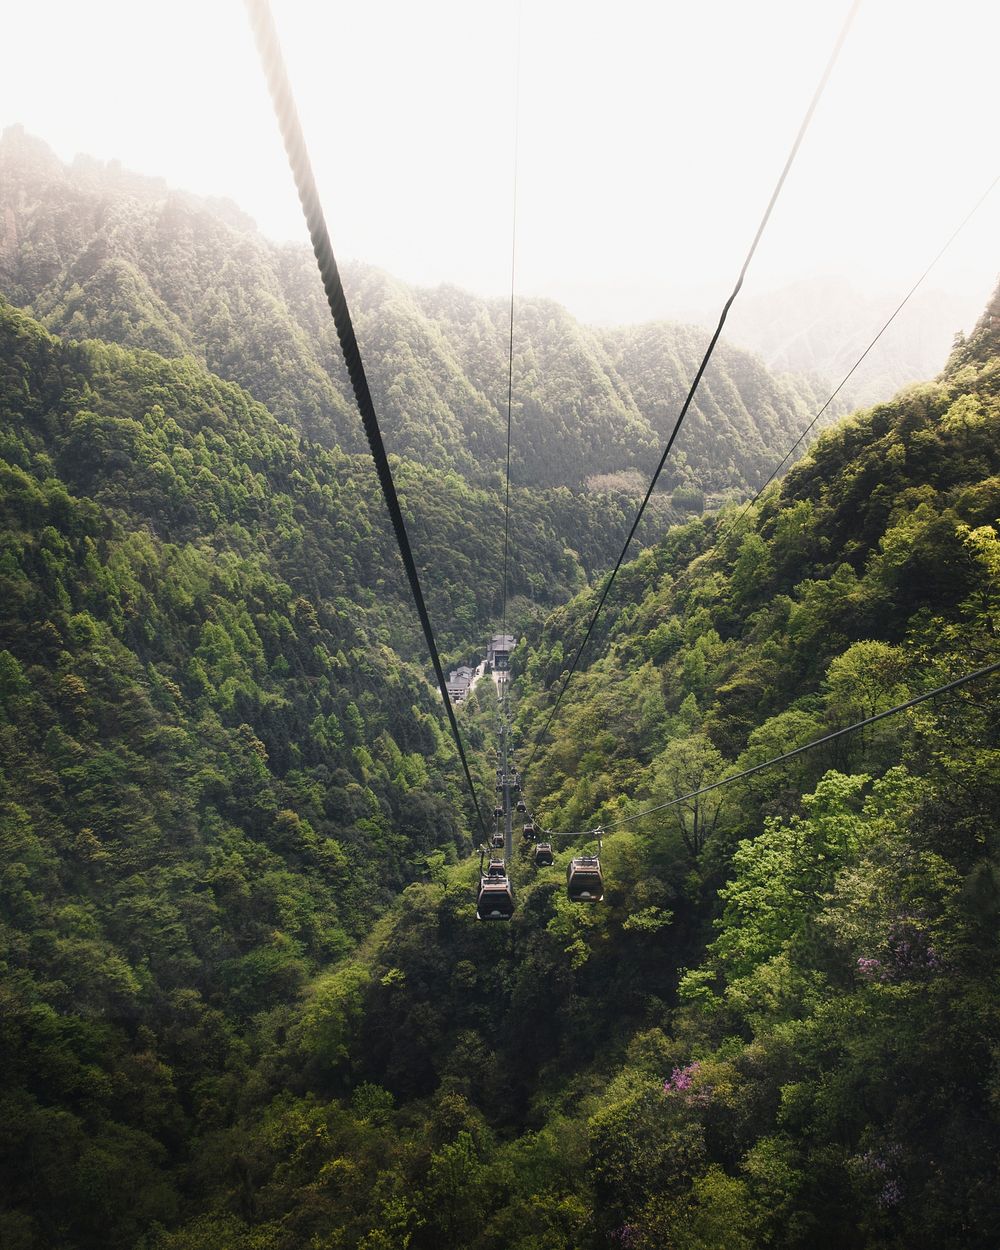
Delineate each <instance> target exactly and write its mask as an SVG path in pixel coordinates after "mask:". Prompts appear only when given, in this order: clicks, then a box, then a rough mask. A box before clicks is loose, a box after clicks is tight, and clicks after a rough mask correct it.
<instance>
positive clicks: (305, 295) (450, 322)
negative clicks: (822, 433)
mask: <svg viewBox="0 0 1000 1250" xmlns="http://www.w3.org/2000/svg"><path fill="white" fill-rule="evenodd" d="M345 282H346V286H347V293H348V297H349V299H350V301H351V304H352V309H353V313H354V320H355V325H356V327H357V331H358V336H359V341H360V344H361V349H362V352H363V354H364V356H365V361H366V366H367V368H368V373H369V377H370V380H371V382H372V387H373V393H374V395H375V400H376V404H377V405H378V408H379V411H380V414H381V415H382V419H383V422H384V428H385V431H386V440H387V445H388V446H389V448H390V450H391V451H394V452H396V453H398V454H399V455H402V456H405V457H408V458H411V459H414V460H417V461H419V462H420V463H421V464H424V465H426V466H432V467H437V468H449V469H457V470H458V471H459V472H461V473H463V474H465V475H466V476H471V477H474V478H477V479H481V478H482V476H483V475H484V474H492V473H493V472H495V471H496V470H497V468H498V466H499V465H500V463H501V460H502V456H503V448H504V440H505V435H506V408H505V405H506V394H507V385H506V380H507V379H506V371H507V315H508V311H507V307H506V304H505V302H503V301H500V300H482V299H479V298H477V297H474V296H471V295H468V294H466V293H464V292H461V291H459V290H457V289H454V288H449V287H441V288H438V289H436V290H415V289H412V288H409V287H407V286H405V285H404V284H403V283H401V282H398V281H396V280H395V279H393V278H391V277H389V276H388V275H387V274H384V273H380V272H379V271H377V270H374V269H371V268H369V267H366V266H361V265H347V266H345ZM0 292H2V293H3V294H4V295H5V297H6V298H8V299H9V300H11V301H12V302H13V303H15V304H17V305H19V306H21V307H23V308H25V309H26V310H27V311H29V312H30V313H31V314H32V316H34V317H36V318H37V319H38V320H39V321H41V322H42V324H44V325H45V326H46V327H47V328H48V329H49V330H51V331H52V332H54V333H57V334H61V335H68V336H70V337H73V338H77V339H81V338H85V337H95V338H100V339H104V340H106V341H109V342H116V343H120V344H122V345H124V346H129V347H143V348H148V349H150V350H152V351H155V352H158V353H160V354H163V355H166V356H178V355H192V356H194V357H195V359H197V360H199V361H200V362H201V363H203V364H204V365H205V366H206V367H207V368H209V369H210V370H211V371H212V372H214V373H217V374H218V375H219V376H220V377H223V378H226V379H229V380H231V381H235V382H238V383H239V384H240V385H241V386H243V387H244V388H245V389H246V390H247V391H248V392H249V393H250V394H251V395H253V396H254V398H255V399H258V400H259V401H261V402H262V403H264V404H265V405H266V406H267V407H268V408H269V409H270V411H271V412H272V413H273V414H274V415H275V416H276V417H277V418H278V419H279V420H281V421H284V422H286V423H287V424H290V425H292V426H294V427H295V428H296V429H298V430H300V431H302V432H303V433H304V434H306V435H307V436H308V437H309V438H311V439H314V440H316V441H319V442H322V443H324V444H325V445H327V446H329V445H332V444H336V445H338V446H340V447H342V448H343V449H345V450H347V451H360V450H362V449H363V441H362V438H361V434H360V430H359V425H358V422H357V419H356V417H355V415H354V411H353V406H352V402H351V399H350V392H349V389H348V384H347V379H346V375H345V371H344V368H343V364H342V362H341V359H340V352H339V347H338V344H337V342H336V337H335V334H334V331H333V326H332V324H331V322H330V317H329V313H328V310H327V309H326V306H325V303H324V301H323V296H322V290H321V288H320V287H319V284H318V283H317V282H316V279H315V266H314V262H313V259H312V256H311V254H310V253H309V251H308V249H307V248H305V247H294V246H282V247H279V246H276V245H274V244H272V243H269V242H268V241H267V240H266V239H264V238H263V237H262V236H260V235H259V234H258V233H257V232H256V231H255V230H254V228H253V225H252V223H251V222H250V221H249V220H248V219H247V218H245V217H244V216H243V215H241V214H240V213H239V212H238V211H237V210H236V209H235V208H234V207H233V206H232V205H228V204H221V203H217V202H206V201H201V200H197V199H195V198H194V197H192V196H188V195H185V194H182V193H179V192H175V191H171V190H169V189H168V188H167V187H166V186H165V185H164V184H163V183H162V182H159V181H157V180H154V179H145V178H140V177H138V176H136V175H132V174H129V173H127V172H126V171H123V170H121V169H120V168H118V167H115V166H103V165H100V164H98V163H96V162H93V161H88V160H85V159H80V160H77V161H76V162H75V163H74V164H73V165H72V166H70V167H67V166H65V165H63V164H62V163H61V162H60V161H59V160H58V159H57V158H56V157H55V156H54V155H53V154H52V152H51V151H50V150H49V149H48V148H47V147H46V146H45V144H44V143H42V142H41V141H39V140H37V139H34V138H31V137H30V136H27V135H25V134H24V133H23V131H20V130H18V129H16V128H12V129H10V130H8V131H6V132H5V133H4V136H3V138H2V140H0ZM704 344H705V336H704V334H703V333H702V332H701V331H698V330H695V329H692V328H691V327H685V326H677V325H668V324H660V325H651V326H647V327H641V328H638V329H627V330H622V331H606V330H602V331H599V332H598V331H593V330H590V329H588V328H586V327H584V326H581V325H580V324H579V323H577V322H576V321H575V320H574V319H573V318H572V317H571V316H570V315H569V314H568V313H567V312H566V311H565V310H564V309H562V308H560V307H559V306H558V305H556V304H553V303H550V302H548V301H545V300H537V299H531V300H522V301H519V303H518V314H517V325H516V332H515V360H514V395H515V409H514V424H515V431H516V437H515V439H514V444H513V465H512V471H513V476H514V480H515V481H516V482H519V483H522V484H524V485H541V486H558V485H568V486H571V487H580V486H581V485H582V483H583V482H584V481H585V480H586V479H587V478H588V477H590V476H592V475H595V474H613V473H616V472H619V471H622V470H631V469H635V470H638V471H641V472H643V473H647V472H648V471H649V470H650V468H651V466H652V465H653V464H654V463H655V461H656V457H657V454H658V452H659V449H660V447H661V446H662V443H663V440H664V436H665V432H666V430H667V428H668V422H670V421H671V420H672V417H673V415H674V413H675V409H676V407H677V406H678V405H679V399H680V397H682V396H683V393H684V391H685V389H686V386H687V384H688V382H689V380H690V378H691V376H692V374H693V372H694V370H695V368H696V366H697V362H698V360H699V359H700V355H701V352H702V351H703V350H704ZM817 398H818V396H817V392H816V390H815V388H814V387H813V386H812V385H811V384H810V383H808V382H806V381H805V380H803V379H798V380H796V379H793V378H791V377H787V376H785V377H778V376H775V375H773V374H772V373H770V372H768V370H767V369H765V368H764V367H762V366H761V364H760V363H759V361H757V360H756V359H755V358H753V357H751V356H749V355H748V354H747V353H745V352H743V351H740V350H738V349H736V348H721V349H720V350H719V351H717V352H716V355H715V357H714V360H713V363H712V368H711V370H710V373H709V376H708V377H707V378H706V382H705V385H704V387H703V388H702V391H701V393H700V396H699V399H698V401H697V403H696V404H695V406H694V408H693V410H692V412H691V416H690V418H689V422H688V431H686V432H685V435H684V438H683V440H682V445H681V446H680V447H679V448H678V450H679V452H683V455H682V456H680V455H679V456H678V457H677V459H676V460H674V461H672V463H671V464H670V465H668V467H667V471H666V473H665V475H664V479H663V488H664V489H665V490H668V491H669V490H672V489H673V488H675V487H677V486H679V485H685V484H686V485H692V486H695V487H697V488H698V489H699V490H701V491H703V492H705V491H707V492H709V493H716V494H719V493H723V492H726V491H734V492H737V493H740V494H745V493H747V492H748V491H749V490H752V489H754V488H755V487H756V486H757V485H759V483H760V482H761V481H762V480H763V478H764V477H766V476H767V473H768V472H769V471H770V468H771V466H772V464H773V453H774V451H775V449H776V447H777V446H778V445H779V444H782V443H783V444H785V445H787V443H788V442H790V441H791V439H792V437H793V436H794V432H797V431H798V430H799V429H801V427H802V425H803V424H804V423H805V422H806V420H808V418H809V417H810V416H811V415H812V413H813V412H814V411H815V408H816V406H817ZM709 430H711V431H712V433H711V434H709V432H708V431H709Z"/></svg>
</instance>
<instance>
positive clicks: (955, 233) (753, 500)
mask: <svg viewBox="0 0 1000 1250" xmlns="http://www.w3.org/2000/svg"><path fill="white" fill-rule="evenodd" d="M998 182H1000V174H997V176H996V177H995V178H994V179H993V181H992V182H991V183H990V185H989V186H988V187H987V188H986V190H985V191H984V192H983V193H982V195H981V196H980V197H979V199H978V200H976V202H975V204H973V206H972V208H970V209H969V211H968V212H967V213H966V214H965V216H964V217H963V218H962V220H961V221H960V222H959V223H958V225H957V226H956V227H955V229H954V230H953V231H952V232H951V234H950V235H949V236H948V239H947V241H946V242H945V244H944V246H943V247H942V248H941V249H940V251H939V252H938V253H937V255H936V256H935V257H934V259H933V260H932V261H931V263H930V264H929V265H928V266H927V268H926V269H925V270H924V272H923V273H922V274H921V275H920V277H919V278H918V279H917V280H916V282H914V284H913V286H911V287H910V289H909V290H908V291H907V292H906V294H905V295H904V296H903V298H902V299H901V300H900V302H899V303H898V304H897V305H896V308H895V309H894V311H893V313H892V315H891V316H890V317H889V318H888V320H887V321H886V322H885V323H884V324H883V325H882V328H881V329H880V330H879V331H878V333H877V334H876V335H875V337H874V338H873V339H872V340H871V342H870V343H869V344H868V346H867V347H866V348H865V350H864V351H863V352H862V353H861V355H860V356H859V357H858V358H857V360H856V361H855V362H854V364H853V365H851V367H850V369H848V371H847V372H846V373H845V374H844V376H843V377H842V378H841V380H840V382H839V384H838V385H837V386H836V387H835V388H834V390H833V391H831V392H830V395H829V398H828V399H827V400H826V402H825V403H824V404H823V406H822V407H821V408H820V409H819V411H818V412H817V413H816V415H815V416H814V417H813V419H812V420H811V421H810V422H809V424H808V425H807V426H806V427H805V429H804V430H803V431H802V433H801V434H800V435H799V436H798V438H797V439H796V440H795V442H794V443H792V445H791V447H789V449H788V450H787V451H786V452H785V454H784V456H782V458H781V460H779V461H778V463H777V464H776V465H775V467H774V469H773V470H772V472H771V476H770V477H769V478H768V479H767V481H766V482H763V483H762V484H761V485H760V486H759V487H758V488H757V492H756V494H754V496H753V497H752V498H751V499H750V500H748V502H747V503H746V504H744V506H743V508H742V510H741V511H740V513H739V515H738V516H737V517H736V519H735V520H734V521H733V522H732V524H731V525H729V526H727V527H726V529H725V530H724V531H723V532H722V534H720V536H719V537H718V539H717V540H716V541H715V542H714V543H713V544H712V547H711V549H710V550H709V552H708V553H707V554H708V555H711V554H712V552H713V551H716V550H718V549H719V548H720V547H721V546H722V544H723V543H724V542H725V541H726V539H727V538H728V537H729V535H730V534H731V533H732V532H733V530H734V529H736V527H737V526H738V525H739V524H740V522H741V521H742V520H743V518H744V517H745V516H746V514H747V513H748V512H749V511H750V509H751V508H752V507H753V506H754V504H755V503H756V502H757V500H758V499H759V498H760V497H761V495H763V493H764V491H765V490H767V488H768V487H769V486H770V485H771V483H772V482H773V481H774V479H775V478H776V477H777V476H778V474H779V473H780V472H781V470H782V469H783V468H784V467H785V465H786V464H787V463H788V461H789V459H790V458H791V456H792V455H794V453H795V451H796V450H797V449H798V448H799V447H800V446H801V444H802V442H803V440H804V439H805V438H806V436H807V435H808V434H809V432H810V431H811V430H812V429H813V427H814V426H815V425H816V422H817V421H818V420H819V419H820V417H822V415H823V414H824V413H825V412H826V411H827V409H828V408H829V407H830V405H831V404H832V403H833V401H834V400H835V399H836V398H837V396H838V395H839V394H840V392H841V391H842V390H843V389H844V387H845V386H846V385H847V383H848V382H849V381H850V379H851V377H853V375H854V373H855V371H856V370H857V368H858V367H859V366H860V365H861V363H862V361H864V359H865V357H866V356H867V355H868V353H869V352H870V351H871V350H872V348H873V347H874V346H875V344H876V343H877V342H878V341H879V339H880V338H881V337H882V335H883V334H885V332H886V330H888V328H889V327H890V326H891V325H892V323H893V322H894V321H895V320H896V318H897V317H898V316H899V314H900V313H901V312H902V311H903V309H904V308H905V307H906V305H907V304H908V303H909V302H910V299H911V297H912V296H913V295H914V294H915V293H916V291H917V289H918V288H919V287H920V286H922V285H923V282H924V279H925V278H926V277H927V276H928V274H929V273H930V272H931V270H932V269H933V268H934V266H935V265H936V264H937V263H938V261H939V260H940V259H941V257H942V256H943V255H944V254H945V252H947V250H948V248H949V247H951V245H952V243H954V242H955V240H956V239H957V238H958V236H959V234H961V232H962V231H963V230H964V229H965V227H966V225H967V224H968V223H969V221H970V220H971V219H972V218H973V217H974V216H975V214H976V213H977V212H978V211H979V209H980V207H981V206H982V204H983V203H984V201H985V200H986V199H987V197H988V196H989V194H990V192H991V191H992V190H993V188H994V187H995V186H996V185H997V183H998ZM690 567H691V566H690V565H689V566H688V568H690ZM679 580H680V579H679Z"/></svg>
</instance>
